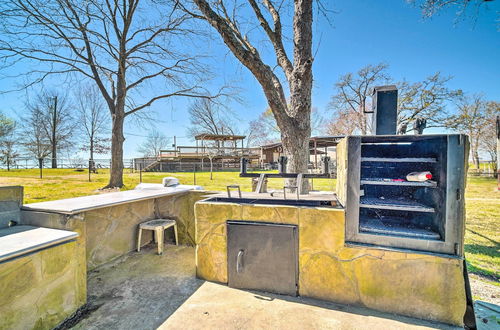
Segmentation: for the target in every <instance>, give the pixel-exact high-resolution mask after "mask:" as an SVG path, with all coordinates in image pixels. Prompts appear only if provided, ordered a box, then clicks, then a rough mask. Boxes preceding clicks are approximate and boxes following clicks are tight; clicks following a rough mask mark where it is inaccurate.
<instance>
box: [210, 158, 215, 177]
mask: <svg viewBox="0 0 500 330" xmlns="http://www.w3.org/2000/svg"><path fill="white" fill-rule="evenodd" d="M212 173H213V161H212V158H210V180H213V179H214V178H213V176H212Z"/></svg>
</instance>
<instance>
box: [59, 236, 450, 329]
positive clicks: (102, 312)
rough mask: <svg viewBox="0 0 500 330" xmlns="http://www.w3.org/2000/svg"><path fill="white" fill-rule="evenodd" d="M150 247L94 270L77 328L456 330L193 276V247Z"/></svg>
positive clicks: (70, 325)
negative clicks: (162, 249)
mask: <svg viewBox="0 0 500 330" xmlns="http://www.w3.org/2000/svg"><path fill="white" fill-rule="evenodd" d="M155 251H156V249H155V247H154V246H152V245H150V246H147V247H146V248H144V249H143V250H141V252H140V253H137V252H132V253H129V254H127V255H126V256H123V257H121V258H119V259H117V260H115V261H114V262H112V263H109V264H106V265H104V266H101V267H99V268H98V269H96V270H94V271H92V272H91V273H90V274H89V281H88V294H89V304H88V309H87V310H86V311H84V312H83V313H81V315H80V316H79V317H78V318H75V319H74V320H73V322H72V323H67V324H66V326H65V327H66V328H70V327H73V328H74V329H135V330H137V329H156V328H160V329H183V330H184V329H266V328H267V329H287V330H289V329H370V330H372V329H454V328H453V327H450V326H447V325H444V324H438V323H432V322H426V321H422V320H416V319H412V318H407V317H402V316H397V315H392V314H385V313H380V312H376V311H372V310H368V309H365V308H357V307H350V306H345V305H339V304H334V303H329V302H324V301H319V300H315V299H308V298H302V297H289V296H281V295H274V294H267V293H262V292H250V291H244V290H237V289H232V288H229V287H227V286H225V285H220V284H215V283H211V282H205V281H203V280H199V279H196V277H195V264H194V260H195V258H194V248H192V247H187V246H179V247H176V246H173V245H166V246H165V252H164V254H163V255H162V256H158V255H156V254H155Z"/></svg>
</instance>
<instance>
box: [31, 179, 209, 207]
mask: <svg viewBox="0 0 500 330" xmlns="http://www.w3.org/2000/svg"><path fill="white" fill-rule="evenodd" d="M190 190H201V187H200V186H190V185H178V186H175V187H163V186H162V185H153V184H151V185H148V186H147V187H145V188H142V189H134V190H127V191H119V192H111V193H104V194H99V195H91V196H83V197H75V198H67V199H60V200H55V201H49V202H41V203H32V204H26V205H23V207H22V208H21V209H22V210H25V211H39V212H50V213H62V214H77V213H81V212H85V211H90V210H95V209H99V208H104V207H109V206H114V205H119V204H125V203H131V202H137V201H141V200H146V199H151V198H160V197H164V196H169V195H175V194H180V193H185V192H188V191H190Z"/></svg>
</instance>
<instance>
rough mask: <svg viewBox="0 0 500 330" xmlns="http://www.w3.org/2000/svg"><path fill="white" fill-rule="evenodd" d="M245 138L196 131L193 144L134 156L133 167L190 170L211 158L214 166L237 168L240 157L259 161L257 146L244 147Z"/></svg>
mask: <svg viewBox="0 0 500 330" xmlns="http://www.w3.org/2000/svg"><path fill="white" fill-rule="evenodd" d="M245 138H246V136H244V135H229V134H208V133H207V134H198V135H196V136H195V141H196V144H195V145H194V146H174V148H173V149H168V150H161V151H160V154H159V155H158V156H157V157H152V158H137V159H136V166H135V167H136V169H142V170H143V171H155V170H156V171H184V170H193V168H194V167H195V166H197V168H198V170H206V167H207V168H208V166H210V158H212V162H213V164H214V167H215V168H239V164H240V159H241V158H242V157H245V158H248V159H250V161H251V162H252V163H253V164H254V165H258V164H259V162H258V161H259V159H260V148H245V147H244V139H245ZM240 143H241V144H240ZM239 144H240V145H241V146H238V145H239Z"/></svg>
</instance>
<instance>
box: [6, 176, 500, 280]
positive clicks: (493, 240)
mask: <svg viewBox="0 0 500 330" xmlns="http://www.w3.org/2000/svg"><path fill="white" fill-rule="evenodd" d="M108 175H109V172H108V171H107V170H101V171H100V172H99V174H92V177H91V180H92V181H91V182H89V181H88V172H77V171H75V170H70V169H45V170H44V178H43V179H39V177H38V176H39V172H38V170H12V171H10V172H8V171H6V170H0V185H23V186H24V189H25V203H34V202H41V201H48V200H56V199H62V198H69V197H77V196H85V195H90V194H97V193H99V191H98V189H99V188H101V187H103V186H105V185H106V183H107V180H108ZM165 176H175V177H177V178H179V180H180V181H181V183H183V184H193V183H194V175H193V173H154V172H149V173H143V175H142V181H143V182H149V183H160V182H161V178H163V177H165ZM124 182H125V188H124V189H132V188H134V187H135V186H136V185H137V184H138V183H139V173H138V172H135V173H132V172H131V171H130V170H125V175H124ZM196 184H198V185H201V186H203V187H204V188H205V189H206V190H218V191H221V190H222V191H224V190H226V186H227V185H229V184H238V185H240V186H241V189H242V190H243V191H250V190H251V181H250V179H249V178H240V177H239V176H238V172H214V174H213V180H210V173H208V172H198V173H196ZM313 185H314V189H317V190H335V180H330V179H316V180H314V181H313ZM268 187H269V188H270V189H282V187H283V179H270V181H269V184H268ZM466 213H467V222H466V227H467V228H466V234H465V253H466V257H467V261H468V266H469V267H468V268H469V272H471V273H474V274H478V275H481V276H483V277H485V279H489V281H490V282H493V283H495V284H498V282H499V281H500V251H499V249H500V192H498V191H496V180H494V179H491V178H480V177H469V178H468V183H467V190H466Z"/></svg>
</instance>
